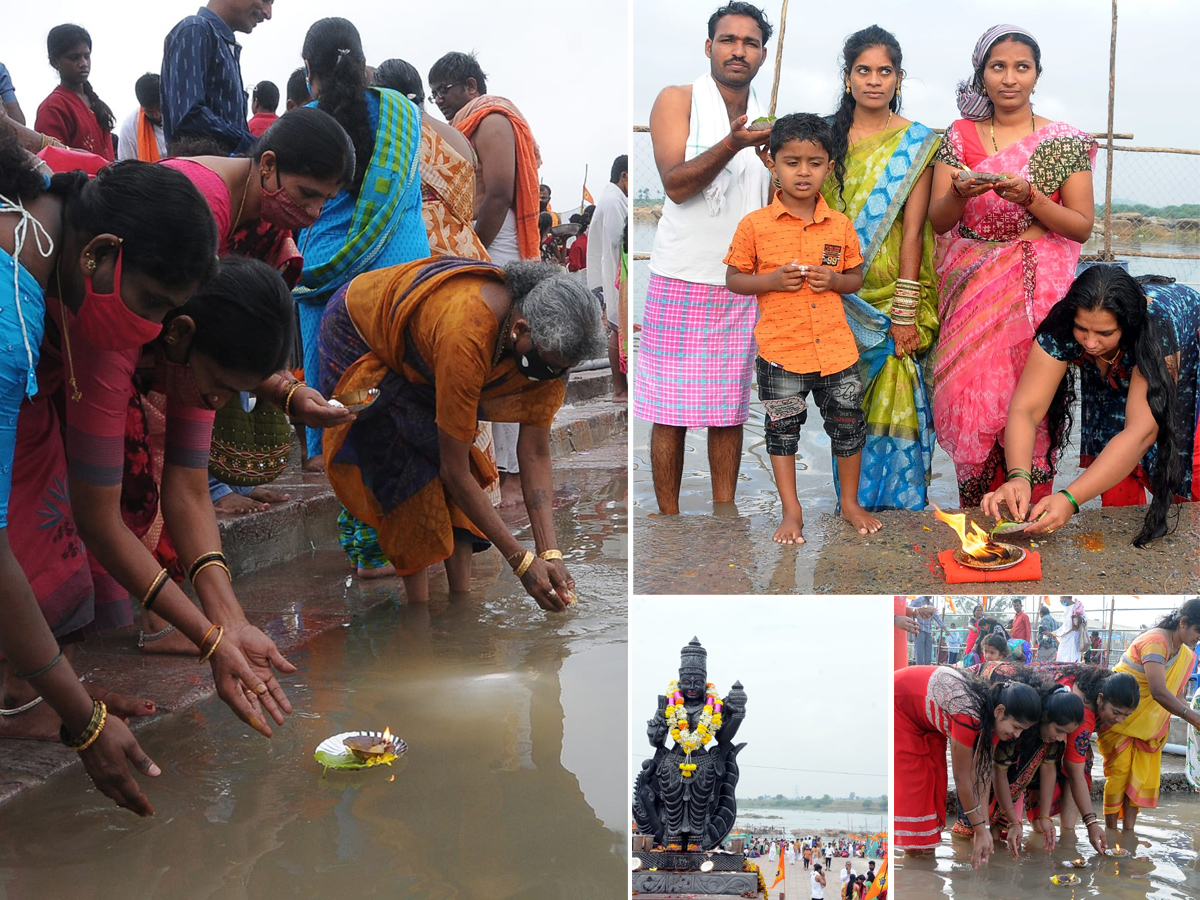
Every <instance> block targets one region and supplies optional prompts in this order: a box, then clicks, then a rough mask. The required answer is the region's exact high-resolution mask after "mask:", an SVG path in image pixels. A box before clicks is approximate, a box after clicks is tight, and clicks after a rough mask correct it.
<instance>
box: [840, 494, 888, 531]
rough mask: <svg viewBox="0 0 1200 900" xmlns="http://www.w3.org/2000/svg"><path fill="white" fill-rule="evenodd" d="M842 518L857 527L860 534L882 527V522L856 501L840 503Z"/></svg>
mask: <svg viewBox="0 0 1200 900" xmlns="http://www.w3.org/2000/svg"><path fill="white" fill-rule="evenodd" d="M842 518H843V519H845V520H846V521H847V522H849V523H850V524H851V525H853V526H854V527H855V528H856V529H858V533H859V534H862V535H867V534H874V533H875V532H877V531H878V530H879V529H880V528H882V527H883V523H882V522H880V521H879V520H878V519H877V518H875V517H874V516H873V515H871V514H870V513H869V512H867V511H866V510H865V509H863V508H862V507H861V506H859V505H858V504H857V503H854V504H849V503H846V502H844V501H843V503H842Z"/></svg>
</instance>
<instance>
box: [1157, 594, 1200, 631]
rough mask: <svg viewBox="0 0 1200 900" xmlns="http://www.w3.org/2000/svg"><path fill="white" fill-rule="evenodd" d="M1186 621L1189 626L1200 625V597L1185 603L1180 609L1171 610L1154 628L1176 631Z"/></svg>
mask: <svg viewBox="0 0 1200 900" xmlns="http://www.w3.org/2000/svg"><path fill="white" fill-rule="evenodd" d="M1184 619H1187V620H1188V624H1189V625H1200V597H1193V598H1192V599H1191V600H1187V601H1185V602H1184V604H1183V606H1181V607H1179V609H1173V610H1171V612H1170V613H1168V614H1167V615H1165V616H1163V617H1162V618H1161V619H1159V620H1158V622H1156V623H1155V625H1154V627H1155V628H1165V629H1166V630H1167V631H1174V630H1175V629H1176V628H1178V627H1179V625H1180V623H1182V622H1183V620H1184Z"/></svg>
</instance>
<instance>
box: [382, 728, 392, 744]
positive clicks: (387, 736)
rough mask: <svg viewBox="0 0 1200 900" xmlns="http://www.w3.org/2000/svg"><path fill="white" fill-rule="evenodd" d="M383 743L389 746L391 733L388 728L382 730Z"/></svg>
mask: <svg viewBox="0 0 1200 900" xmlns="http://www.w3.org/2000/svg"><path fill="white" fill-rule="evenodd" d="M383 742H384V743H385V744H390V743H391V742H392V732H391V729H389V728H386V727H385V728H384V729H383Z"/></svg>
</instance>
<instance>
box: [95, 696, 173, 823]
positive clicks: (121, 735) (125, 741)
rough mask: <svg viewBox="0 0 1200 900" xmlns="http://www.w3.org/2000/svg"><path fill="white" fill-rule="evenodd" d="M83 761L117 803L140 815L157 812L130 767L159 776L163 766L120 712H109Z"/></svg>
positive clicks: (104, 792) (101, 789)
mask: <svg viewBox="0 0 1200 900" xmlns="http://www.w3.org/2000/svg"><path fill="white" fill-rule="evenodd" d="M79 761H80V762H82V763H83V768H84V769H85V770H86V771H87V773H88V777H89V778H91V779H92V782H93V783H94V784H95V785H96V788H97V790H99V791H100V793H102V794H103V795H104V796H105V797H108V798H109V799H110V800H115V801H116V804H117V806H119V807H121V808H122V809H127V810H129V811H130V812H135V813H137V814H138V815H139V816H152V815H154V807H153V806H151V805H150V801H149V800H148V799H146V795H145V794H143V793H142V789H141V788H140V787H139V786H138V783H137V780H136V779H135V778H134V777H133V774H132V773H131V772H130V767H131V766H132V767H133V768H134V769H136V770H137V771H139V772H141V773H142V774H143V775H149V776H150V777H151V778H157V777H158V776H159V775H160V774H161V773H162V770H161V769H159V767H158V766H156V765H155V764H154V761H153V760H152V759H150V757H149V756H147V755H146V753H145V751H143V750H142V748H141V747H140V746H138V742H137V741H136V740H135V739H134V737H133V734H132V732H130V730H129V728H128V726H127V725H126V724H125V723H124V722H122V721H121V717H120V716H116V715H112V714H109V716H108V718H107V719H106V720H105V724H104V730H103V731H101V732H100V736H99V737H97V738H96V740H95V741H94V742H93V743H92V745H91V746H90V747H88V748H87V749H86V750H82V751H80V753H79Z"/></svg>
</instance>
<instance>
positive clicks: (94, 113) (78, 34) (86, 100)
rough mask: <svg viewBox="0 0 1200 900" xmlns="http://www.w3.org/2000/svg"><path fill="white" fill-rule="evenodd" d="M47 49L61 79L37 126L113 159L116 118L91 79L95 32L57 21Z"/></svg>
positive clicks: (70, 144) (39, 114) (41, 109)
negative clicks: (93, 88) (97, 94)
mask: <svg viewBox="0 0 1200 900" xmlns="http://www.w3.org/2000/svg"><path fill="white" fill-rule="evenodd" d="M46 52H47V53H48V54H49V56H50V65H52V66H53V67H54V68H55V69H57V70H58V77H59V79H60V81H61V83H60V84H59V86H58V87H56V88H55V89H54V90H53V91H51V92H50V96H49V97H47V98H46V99H45V100H43V101H42V105H41V106H39V107H38V111H37V121H36V122H35V123H34V129H35V130H37V131H40V132H42V134H48V135H50V137H52V138H56V139H58V140H60V141H62V142H63V143H64V144H66V145H67V146H68V147H74V148H75V149H76V150H86V151H88V152H89V153H95V154H96V155H97V156H102V157H104V158H105V159H107V160H108V161H109V162H112V160H113V158H114V155H115V154H114V153H113V141H112V130H113V125H114V124H116V122H115V119H114V118H113V114H112V110H111V109H109V108H108V104H107V103H105V102H104V101H103V100H101V99H100V98H99V97H97V96H96V92H95V91H94V90H92V85H91V83H90V82H89V81H88V75H90V74H91V71H92V36H91V35H90V34H88V33H87V29H85V28H81V27H80V26H78V25H55V26H54V27H53V28H51V29H50V34H48V35H47V36H46Z"/></svg>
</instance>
